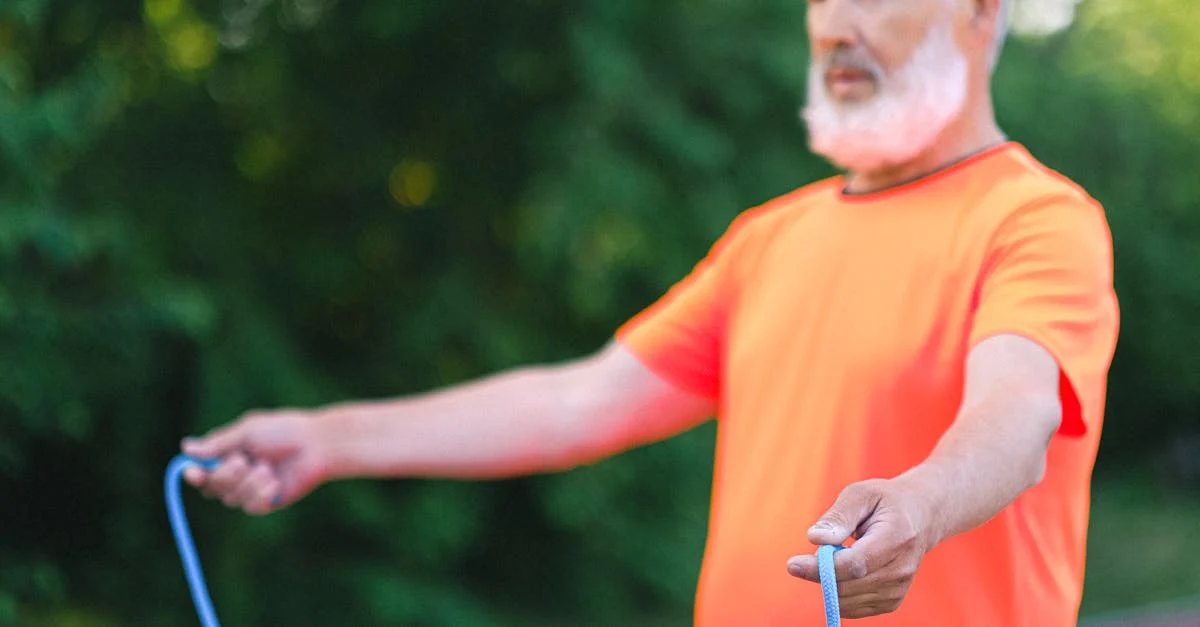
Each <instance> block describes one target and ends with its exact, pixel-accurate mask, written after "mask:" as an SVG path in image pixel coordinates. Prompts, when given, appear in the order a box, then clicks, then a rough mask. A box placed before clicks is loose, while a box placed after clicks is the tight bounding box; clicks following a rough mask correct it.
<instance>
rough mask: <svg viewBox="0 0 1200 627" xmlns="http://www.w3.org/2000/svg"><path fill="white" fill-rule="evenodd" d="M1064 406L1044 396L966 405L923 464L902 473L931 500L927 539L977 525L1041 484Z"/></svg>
mask: <svg viewBox="0 0 1200 627" xmlns="http://www.w3.org/2000/svg"><path fill="white" fill-rule="evenodd" d="M1060 419H1061V409H1060V407H1059V406H1058V405H1057V404H1056V403H1047V402H1045V401H1034V400H1030V401H1029V402H1020V401H1013V400H1012V399H1004V400H1000V399H996V400H994V401H993V402H987V403H982V404H980V405H977V406H975V407H967V408H964V409H963V411H962V412H961V413H960V416H959V418H958V420H957V421H956V422H955V424H954V426H952V427H951V428H950V429H949V430H948V431H947V432H946V434H945V436H944V437H943V438H942V440H941V441H940V442H939V443H938V445H937V447H936V448H935V449H934V451H933V453H932V454H931V455H930V456H929V457H928V458H927V459H926V460H925V461H924V462H923V463H921V464H920V465H918V466H916V467H914V468H913V469H911V470H910V471H908V472H906V473H904V474H903V475H901V476H900V477H898V479H900V480H902V481H904V482H905V483H909V484H910V485H912V487H913V489H914V491H915V493H916V494H918V495H920V496H921V497H922V498H924V499H925V500H926V502H927V505H928V508H927V511H929V512H931V516H932V520H930V521H929V525H928V537H927V538H926V542H927V543H928V544H929V545H930V546H931V547H932V546H933V545H936V544H937V543H939V542H941V541H943V540H945V539H947V538H950V537H953V536H955V535H957V534H960V533H963V532H965V531H968V530H970V529H974V528H975V527H978V526H979V525H982V524H983V523H985V522H987V521H988V520H990V519H991V518H992V517H994V516H996V515H997V514H999V513H1000V511H1001V510H1003V509H1004V508H1005V507H1007V506H1008V505H1009V504H1011V503H1012V502H1013V501H1014V500H1016V499H1017V497H1018V496H1020V495H1021V493H1023V492H1024V491H1025V490H1027V489H1029V488H1031V487H1033V486H1035V485H1037V483H1038V482H1040V481H1041V478H1042V475H1043V473H1044V471H1045V464H1046V451H1047V446H1048V444H1049V440H1050V438H1051V437H1052V436H1053V434H1054V433H1055V432H1056V431H1057V429H1058V425H1059V422H1060Z"/></svg>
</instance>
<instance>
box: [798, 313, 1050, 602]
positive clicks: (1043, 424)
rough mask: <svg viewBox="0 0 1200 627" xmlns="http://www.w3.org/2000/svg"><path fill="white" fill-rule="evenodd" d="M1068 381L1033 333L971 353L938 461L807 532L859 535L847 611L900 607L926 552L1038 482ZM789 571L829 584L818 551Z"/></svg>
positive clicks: (858, 495) (862, 492) (866, 494)
mask: <svg viewBox="0 0 1200 627" xmlns="http://www.w3.org/2000/svg"><path fill="white" fill-rule="evenodd" d="M1059 380H1060V378H1059V367H1058V364H1057V362H1056V361H1055V360H1054V358H1053V357H1052V356H1051V355H1050V354H1049V353H1048V352H1046V350H1045V349H1043V348H1042V347H1041V346H1040V345H1039V344H1037V343H1035V342H1033V341H1031V340H1029V339H1026V338H1024V337H1020V336H1016V335H998V336H995V337H992V338H989V339H987V340H984V341H982V342H980V343H979V344H978V345H977V346H976V347H975V348H974V349H973V350H972V351H971V353H970V355H969V356H968V358H967V364H966V383H965V389H964V396H963V402H962V406H961V409H960V411H959V415H958V418H957V419H956V421H955V423H954V425H953V426H952V427H951V428H950V429H949V430H947V432H946V434H945V435H944V436H943V437H942V439H941V441H940V442H939V443H938V445H937V447H936V448H935V449H934V451H933V452H932V453H931V454H930V455H929V457H928V458H927V459H926V460H925V461H924V462H923V463H921V464H919V465H918V466H916V467H914V468H912V469H911V470H909V471H908V472H905V473H904V474H902V475H900V476H898V477H895V478H893V479H874V480H869V481H864V482H860V483H856V484H853V485H851V486H849V487H847V488H846V489H845V490H844V491H843V492H842V494H841V495H840V496H839V497H838V499H837V501H836V502H835V503H834V505H833V507H832V508H830V510H829V511H828V512H827V513H826V514H825V515H824V516H822V517H821V519H820V520H818V521H817V523H816V524H815V525H813V527H812V528H811V529H810V530H809V532H808V538H809V541H811V542H813V543H814V544H842V543H844V542H845V541H846V540H848V539H849V538H850V537H851V536H854V537H855V538H857V541H856V543H855V544H854V545H853V546H852V547H851V548H849V549H847V550H845V551H841V552H839V553H838V554H837V557H836V559H835V564H836V567H837V573H838V581H839V585H840V590H839V596H840V597H841V608H842V615H843V616H845V617H847V618H862V617H866V616H874V615H878V614H883V613H887V612H892V611H895V610H896V609H897V608H898V607H899V606H900V603H901V602H902V601H903V599H904V596H905V594H906V593H907V591H908V588H909V586H910V585H911V584H912V579H913V577H914V576H915V574H916V571H917V567H918V565H919V564H920V562H921V559H922V557H923V556H924V555H925V553H927V552H928V551H929V550H930V549H932V548H933V547H934V546H936V545H937V544H938V543H939V542H942V541H944V540H946V539H947V538H950V537H953V536H955V535H957V534H959V533H963V532H965V531H969V530H971V529H973V528H975V527H977V526H979V525H981V524H983V523H985V522H987V521H988V520H989V519H991V518H992V517H993V516H995V515H996V514H998V513H1000V511H1001V510H1002V509H1004V508H1005V507H1007V506H1008V505H1009V504H1010V503H1012V502H1013V501H1014V500H1016V498H1017V497H1018V496H1020V495H1021V493H1022V492H1024V491H1025V490H1027V489H1029V488H1031V487H1033V486H1035V485H1037V483H1038V482H1039V481H1040V480H1041V477H1042V475H1043V472H1044V469H1045V463H1046V451H1047V447H1048V446H1049V443H1050V439H1051V438H1052V437H1053V436H1054V434H1055V432H1057V430H1058V428H1059V425H1060V422H1061V419H1062V408H1061V401H1060V399H1059ZM787 567H788V571H789V572H790V573H791V574H792V575H794V576H796V577H800V578H802V579H806V580H809V581H814V582H819V581H820V578H819V575H818V573H817V561H816V557H815V556H813V555H803V556H796V557H793V558H791V559H790V560H789V561H788V566H787Z"/></svg>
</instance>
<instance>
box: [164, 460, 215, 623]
mask: <svg viewBox="0 0 1200 627" xmlns="http://www.w3.org/2000/svg"><path fill="white" fill-rule="evenodd" d="M218 464H220V460H216V459H199V458H196V457H192V456H190V455H177V456H175V458H174V459H172V460H171V463H170V464H168V465H167V474H166V478H165V479H164V483H165V485H164V486H163V487H164V488H165V492H166V498H167V518H168V519H170V521H171V531H173V532H174V534H175V546H176V547H178V549H179V558H180V559H181V560H183V571H184V574H185V575H186V576H187V582H188V587H189V588H191V591H192V601H193V602H194V603H195V604H196V614H197V615H198V616H199V617H200V624H201V625H202V626H203V627H220V626H221V623H219V622H218V621H217V613H216V611H214V610H213V604H212V599H210V598H209V596H208V586H207V585H205V583H204V572H203V571H202V570H201V569H200V559H199V558H198V557H196V545H195V543H194V542H192V531H191V529H190V528H189V527H188V522H187V516H186V515H185V514H184V512H183V498H182V497H181V496H180V494H179V484H180V483H181V482H182V480H183V471H184V470H186V469H187V468H188V467H190V466H199V467H201V468H203V469H205V470H213V469H215V468H216V467H217V465H218Z"/></svg>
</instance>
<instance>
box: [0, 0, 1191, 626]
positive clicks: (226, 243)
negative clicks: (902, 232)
mask: <svg viewBox="0 0 1200 627" xmlns="http://www.w3.org/2000/svg"><path fill="white" fill-rule="evenodd" d="M1197 6H1198V5H1196V4H1195V3H1194V2H1191V1H1190V0H1153V1H1151V0H1147V1H1143V2H1137V3H1134V2H1124V3H1123V2H1108V3H1103V2H1099V3H1096V2H1092V3H1084V4H1083V5H1082V6H1081V8H1080V14H1079V16H1078V19H1077V20H1076V23H1075V24H1074V26H1073V27H1072V28H1071V29H1070V30H1068V31H1066V33H1064V34H1057V35H1052V36H1049V37H1042V38H1017V39H1016V40H1014V41H1011V42H1010V44H1009V46H1008V48H1007V49H1006V52H1005V56H1004V59H1003V62H1002V64H1001V67H1000V70H999V71H998V73H997V76H996V99H997V108H998V115H999V117H1000V121H1001V124H1002V126H1003V127H1004V128H1005V129H1006V131H1007V132H1008V133H1009V134H1010V136H1011V137H1013V138H1014V139H1017V140H1019V141H1021V142H1023V143H1025V144H1026V145H1027V146H1028V147H1029V148H1030V149H1031V150H1032V151H1033V152H1034V154H1036V155H1038V156H1039V157H1040V158H1041V159H1042V160H1043V161H1045V162H1046V163H1047V164H1049V165H1051V166H1052V167H1054V168H1056V169H1058V170H1060V171H1062V172H1063V173H1065V174H1067V175H1068V176H1070V177H1072V178H1074V179H1075V180H1077V181H1078V182H1080V183H1081V184H1083V185H1084V186H1085V187H1086V188H1087V189H1088V190H1089V191H1091V193H1092V194H1093V195H1094V196H1096V197H1097V198H1098V199H1099V200H1101V201H1102V202H1103V203H1104V204H1105V205H1106V207H1107V208H1108V210H1109V217H1110V221H1111V223H1112V227H1113V232H1114V237H1115V241H1116V254H1117V283H1118V284H1117V287H1118V292H1119V295H1120V297H1121V300H1122V307H1123V334H1122V339H1121V345H1120V347H1119V350H1118V356H1117V359H1116V362H1115V364H1114V366H1113V373H1112V384H1111V385H1112V390H1111V399H1110V407H1111V409H1110V413H1109V418H1108V424H1107V427H1106V435H1105V438H1104V442H1103V450H1102V457H1101V460H1100V464H1099V471H1098V472H1099V475H1098V476H1099V479H1098V483H1097V486H1098V487H1097V497H1096V498H1097V520H1096V522H1095V525H1094V532H1093V536H1092V537H1093V540H1092V542H1093V545H1094V549H1093V556H1094V557H1093V560H1092V562H1091V564H1092V565H1091V566H1090V570H1089V594H1088V598H1087V600H1086V601H1085V609H1087V610H1089V611H1097V610H1103V609H1108V608H1112V607H1119V606H1121V605H1130V604H1137V603H1141V602H1145V601H1150V600H1155V599H1161V598H1170V597H1173V596H1184V595H1187V594H1195V593H1196V592H1198V591H1200V572H1198V571H1197V567H1196V566H1195V565H1194V563H1188V562H1185V561H1184V560H1186V557H1185V556H1186V554H1187V551H1189V550H1190V551H1192V554H1193V555H1194V554H1195V551H1196V550H1200V548H1198V547H1197V545H1196V544H1195V542H1196V540H1195V539H1193V538H1191V537H1190V535H1192V534H1188V533H1182V532H1179V530H1180V529H1187V528H1192V529H1194V516H1195V514H1196V513H1197V510H1198V509H1200V506H1197V505H1196V503H1197V498H1196V494H1197V492H1196V486H1197V480H1198V478H1200V470H1198V469H1197V465H1196V462H1195V461H1194V460H1195V459H1196V458H1197V455H1198V454H1200V453H1198V450H1197V444H1196V433H1197V432H1198V431H1200V420H1198V417H1200V351H1197V350H1195V347H1196V346H1198V345H1200V325H1198V324H1197V322H1196V321H1197V320H1200V245H1197V241H1200V240H1198V239H1197V238H1198V237H1200V213H1198V212H1197V202H1196V198H1197V197H1198V196H1200V177H1197V176H1196V172H1197V171H1198V170H1200V156H1198V153H1197V150H1196V148H1195V146H1196V141H1197V139H1198V138H1200V119H1198V118H1200V56H1197V55H1196V54H1194V53H1193V52H1191V48H1193V47H1194V46H1195V44H1196V43H1197V42H1196V36H1195V34H1194V33H1196V32H1198V30H1200V29H1198V28H1197V27H1200V8H1197ZM803 31H804V27H803V3H800V2H789V1H784V0H760V1H758V2H752V3H750V2H726V1H719V0H689V1H687V2H683V1H676V0H657V1H655V2H645V1H643V0H571V1H565V2H547V1H545V0H511V1H509V2H496V1H475V2H468V1H464V0H427V1H425V2H393V1H384V0H361V1H358V2H343V3H338V4H334V3H332V2H328V1H322V0H278V1H277V2H270V1H266V2H263V1H257V0H256V1H249V2H237V1H233V0H229V1H225V2H219V3H217V2H212V3H201V2H195V1H194V0H146V1H145V2H144V3H141V4H137V3H128V2H88V3H82V2H65V1H61V0H4V2H2V3H0V507H2V511H3V515H0V624H19V625H33V626H37V625H102V626H103V625H130V624H138V625H179V624H190V623H189V621H192V620H193V618H192V616H191V612H192V609H191V605H190V601H189V600H188V598H187V591H186V587H185V585H184V581H183V578H182V575H181V573H180V570H179V563H178V559H177V558H176V556H175V554H174V547H173V545H172V540H171V538H170V535H169V530H168V528H167V525H166V520H165V514H164V510H163V505H162V502H161V497H160V490H161V472H162V470H163V468H164V467H165V463H166V461H167V460H168V459H169V458H170V456H171V455H172V454H173V452H174V451H175V449H176V446H177V442H178V440H179V438H180V437H182V436H183V435H185V434H191V433H196V432H199V431H203V430H205V429H208V428H210V427H212V426H215V425H217V424H221V423H224V422H226V421H228V420H230V419H232V418H234V417H236V416H237V415H238V414H239V413H240V412H242V411H245V410H247V409H250V408H255V407H274V406H282V405H295V406H311V405H317V404H323V403H328V402H333V401H337V400H343V399H347V398H363V397H385V396H394V395H399V394H405V393H413V392H418V391H422V390H427V389H430V388H433V387H436V386H440V385H445V384H449V383H454V382H459V381H463V380H466V379H469V378H471V377H474V376H478V375H481V374H484V373H488V372H492V371H495V370H497V369H501V368H505V367H509V366H513V365H516V364H522V363H529V362H535V361H551V360H557V359H563V358H567V357H571V356H575V355H579V354H581V353H583V352H586V351H591V350H594V349H596V348H598V347H599V346H600V345H601V344H602V343H603V342H604V341H605V340H606V339H607V337H608V336H609V335H610V334H611V333H612V331H613V329H614V328H615V327H616V326H617V325H619V324H620V323H621V322H623V321H624V320H625V319H627V318H628V317H629V316H631V315H633V314H634V313H636V312H637V311H638V310H639V309H640V308H641V307H643V306H645V305H647V304H649V303H650V302H652V301H653V300H654V299H655V298H656V297H658V296H659V295H660V294H661V293H662V292H663V291H664V290H665V289H666V288H667V287H668V286H669V285H670V284H671V283H672V282H674V281H675V280H677V279H678V278H680V277H681V276H682V275H683V274H684V273H685V272H686V271H687V270H688V268H690V266H691V265H692V264H693V263H694V262H695V261H696V260H697V259H699V257H700V256H702V255H703V254H704V252H705V251H706V249H707V247H708V246H709V245H710V244H711V243H712V241H713V240H714V239H715V238H716V237H717V236H719V234H720V233H721V232H722V231H723V229H724V228H725V227H726V226H727V225H728V223H729V221H730V220H731V219H732V218H733V217H734V216H735V215H736V214H737V213H738V212H739V211H741V210H743V209H745V208H747V207H749V206H752V205H755V204H758V203H760V202H762V201H765V200H767V199H769V198H771V197H773V196H775V195H778V194H780V193H783V192H786V191H789V190H791V189H794V188H795V187H798V186H800V185H803V184H805V183H807V182H810V181H812V180H814V179H816V178H818V177H822V176H826V175H828V174H830V173H831V170H830V169H829V167H828V166H827V165H826V164H824V163H823V162H822V161H820V160H819V159H817V158H815V157H813V156H812V155H810V154H809V153H808V152H807V150H806V149H805V141H804V134H803V128H802V126H801V125H800V123H799V122H798V119H797V108H798V106H799V104H800V102H801V100H802V88H803V84H804V73H805V69H806V63H807V56H806V54H807V52H806V45H807V44H806V42H805V41H804V36H803ZM712 435H713V433H712V430H711V427H705V428H701V429H698V430H696V431H694V432H692V433H689V434H687V435H685V436H682V437H680V438H677V439H675V440H672V441H670V442H667V443H663V444H660V445H655V446H653V447H649V448H647V449H643V450H638V451H634V452H631V453H629V454H626V455H623V456H621V457H619V458H617V459H614V460H611V461H608V462H604V463H602V464H598V465H596V466H593V467H590V468H585V469H580V470H577V471H573V472H570V473H565V474H561V475H554V476H544V477H532V478H528V479H522V480H513V481H504V482H494V483H486V484H482V483H454V482H424V481H396V482H353V483H346V484H339V485H332V486H328V487H326V488H322V489H321V490H320V491H318V492H317V493H316V494H315V495H313V496H312V497H310V498H309V499H308V500H306V501H304V502H303V503H302V504H300V505H298V506H296V507H294V508H292V509H290V510H288V511H286V512H283V513H279V514H275V515H272V516H270V517H267V518H263V519H249V518H246V517H243V516H240V515H237V514H234V513H231V512H228V511H225V510H223V509H221V508H219V507H215V506H211V505H206V504H202V502H201V501H200V500H199V499H191V497H189V504H190V505H191V510H190V514H191V517H192V519H193V528H194V530H195V531H196V535H197V542H198V544H199V546H200V548H201V552H202V554H203V555H204V559H205V566H206V569H207V571H208V574H209V580H210V583H211V586H212V588H213V594H214V598H215V601H216V604H217V607H218V609H219V611H220V614H221V615H222V617H223V619H224V622H225V623H226V624H228V625H234V626H236V625H260V624H289V625H349V624H354V625H397V624H405V625H509V624H652V623H651V621H661V623H662V624H686V622H687V620H688V619H687V617H688V615H689V610H690V600H691V594H692V591H693V586H694V583H695V577H696V572H697V569H698V565H699V558H700V552H701V549H702V546H703V539H704V533H705V524H706V515H707V511H706V508H707V497H708V481H709V478H710V470H709V465H710V456H711V453H712ZM1106 486H1112V487H1111V489H1106ZM1163 503H1169V504H1170V507H1169V508H1167V509H1164V508H1163V507H1162V504H1163ZM1134 520H1136V521H1139V525H1140V526H1131V525H1129V524H1123V522H1128V521H1134ZM1188 520H1191V521H1192V522H1190V523H1189V522H1187V521H1188ZM1141 523H1144V524H1141ZM1147 529H1149V532H1147ZM1147 535H1149V536H1150V537H1152V538H1155V539H1156V540H1157V542H1158V545H1159V547H1160V549H1161V550H1160V551H1158V552H1157V553H1155V556H1156V557H1155V556H1152V557H1150V558H1147V559H1148V560H1150V564H1149V566H1147V572H1145V573H1141V574H1139V573H1137V572H1131V571H1130V570H1129V569H1127V568H1125V566H1124V565H1122V564H1120V563H1119V562H1118V561H1117V560H1118V559H1119V556H1120V555H1121V553H1120V549H1121V547H1125V546H1127V545H1128V544H1129V543H1130V542H1133V541H1142V540H1144V539H1145V537H1146V536H1147ZM1139 536H1140V537H1139ZM1189 543H1190V544H1189ZM1193 561H1194V560H1193Z"/></svg>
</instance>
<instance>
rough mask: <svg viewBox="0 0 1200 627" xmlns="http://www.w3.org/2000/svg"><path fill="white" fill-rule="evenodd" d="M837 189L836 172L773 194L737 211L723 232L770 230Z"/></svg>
mask: <svg viewBox="0 0 1200 627" xmlns="http://www.w3.org/2000/svg"><path fill="white" fill-rule="evenodd" d="M840 189H841V177H837V176H835V177H830V178H826V179H822V180H819V181H816V182H813V183H809V184H808V185H805V186H803V187H799V188H797V189H794V190H792V191H790V192H787V193H786V194H783V195H780V196H776V197H774V198H772V199H770V200H768V201H766V202H764V203H762V204H760V205H757V206H754V207H751V208H749V209H746V210H744V211H742V212H741V213H740V214H738V216H737V217H736V218H734V220H733V222H732V223H731V224H730V226H729V229H728V231H727V232H726V234H727V236H730V235H741V236H749V235H750V234H752V233H763V234H766V233H770V232H773V231H775V230H776V229H777V228H778V226H779V225H780V224H781V223H782V222H786V221H790V220H793V219H795V218H797V217H798V216H800V215H802V214H803V213H805V212H806V211H807V210H808V209H809V208H811V207H813V206H815V205H818V204H821V203H823V202H827V201H828V200H830V199H832V198H834V197H835V196H836V194H837V192H838V190H840Z"/></svg>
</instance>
